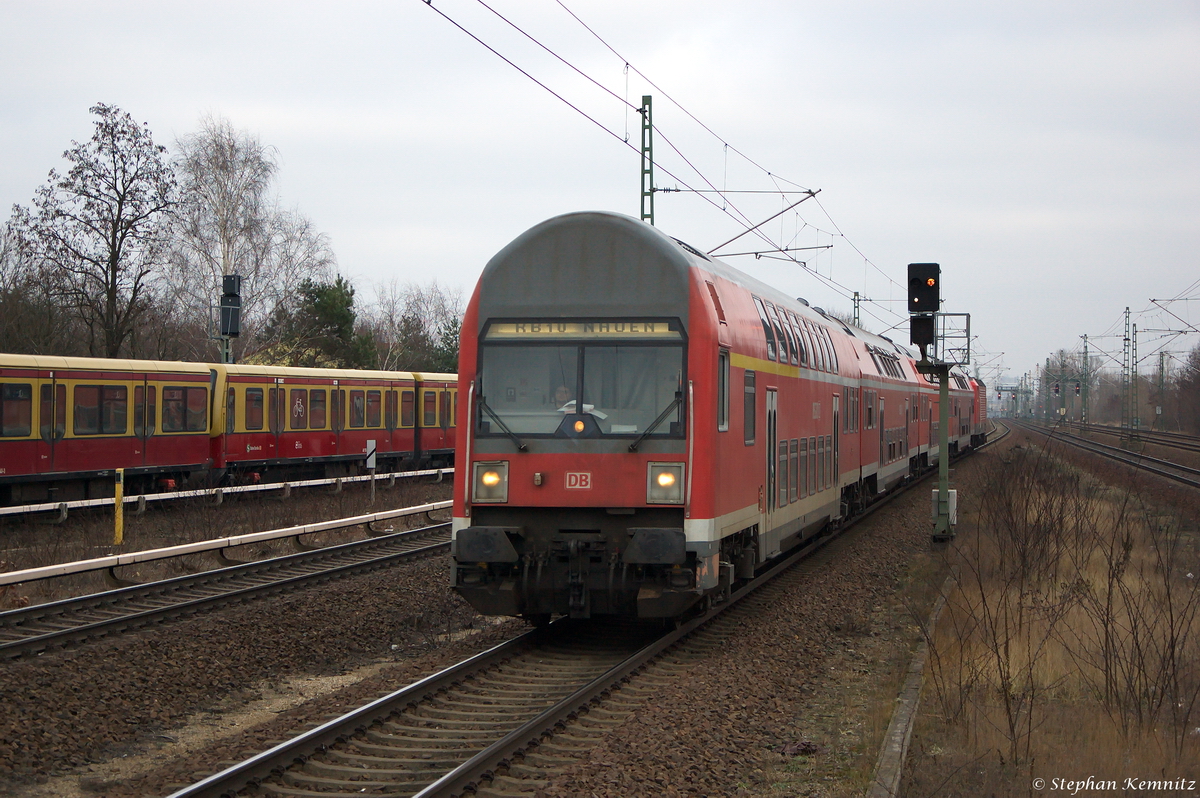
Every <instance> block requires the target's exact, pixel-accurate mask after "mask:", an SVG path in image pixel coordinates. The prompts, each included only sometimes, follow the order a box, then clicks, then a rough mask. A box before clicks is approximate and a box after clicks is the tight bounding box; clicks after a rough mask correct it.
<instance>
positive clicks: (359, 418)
mask: <svg viewBox="0 0 1200 798" xmlns="http://www.w3.org/2000/svg"><path fill="white" fill-rule="evenodd" d="M366 420H367V397H366V394H365V393H364V392H363V391H351V392H350V426H351V427H361V426H363V424H365V423H366Z"/></svg>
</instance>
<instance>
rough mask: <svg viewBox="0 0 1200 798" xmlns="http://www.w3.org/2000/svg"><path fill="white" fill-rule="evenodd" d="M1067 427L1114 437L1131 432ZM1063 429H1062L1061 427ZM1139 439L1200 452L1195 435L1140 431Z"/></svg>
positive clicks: (1107, 428)
mask: <svg viewBox="0 0 1200 798" xmlns="http://www.w3.org/2000/svg"><path fill="white" fill-rule="evenodd" d="M1065 426H1067V427H1069V428H1070V429H1071V430H1079V431H1082V432H1089V433H1094V434H1100V435H1112V436H1114V437H1121V438H1127V437H1129V434H1130V431H1129V430H1128V429H1120V428H1118V427H1107V426H1103V425H1099V424H1087V425H1082V424H1078V423H1075V422H1069V423H1068V424H1066V425H1065ZM1060 428H1061V427H1060ZM1137 439H1138V441H1140V442H1142V443H1152V444H1154V445H1156V446H1168V447H1170V448H1172V449H1182V450H1184V451H1188V452H1200V438H1197V437H1196V436H1194V435H1184V434H1183V433H1177V432H1154V431H1149V430H1138V432H1137Z"/></svg>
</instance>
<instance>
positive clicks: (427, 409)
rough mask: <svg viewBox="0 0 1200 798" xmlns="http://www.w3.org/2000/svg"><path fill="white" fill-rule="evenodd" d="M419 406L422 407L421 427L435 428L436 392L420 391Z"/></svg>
mask: <svg viewBox="0 0 1200 798" xmlns="http://www.w3.org/2000/svg"><path fill="white" fill-rule="evenodd" d="M421 406H422V418H421V426H422V427H436V426H437V392H436V391H422V392H421Z"/></svg>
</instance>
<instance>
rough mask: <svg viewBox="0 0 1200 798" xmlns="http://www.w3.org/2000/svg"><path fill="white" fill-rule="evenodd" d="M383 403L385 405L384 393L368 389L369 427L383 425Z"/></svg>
mask: <svg viewBox="0 0 1200 798" xmlns="http://www.w3.org/2000/svg"><path fill="white" fill-rule="evenodd" d="M382 405H383V401H382V395H381V394H380V392H379V391H367V426H368V427H378V426H381V420H380V418H381V416H380V410H381V408H382Z"/></svg>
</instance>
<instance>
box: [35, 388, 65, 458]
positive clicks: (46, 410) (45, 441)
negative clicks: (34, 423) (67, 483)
mask: <svg viewBox="0 0 1200 798" xmlns="http://www.w3.org/2000/svg"><path fill="white" fill-rule="evenodd" d="M38 432H39V435H40V436H41V439H42V442H41V443H40V444H38V447H37V448H38V463H37V466H36V469H35V470H37V471H39V472H46V471H58V470H64V471H65V470H66V466H65V465H60V464H59V463H57V462H56V460H55V451H56V450H57V449H58V442H59V441H61V440H62V439H63V436H64V435H66V434H67V386H65V385H63V384H62V383H60V382H59V381H58V380H57V379H56V378H55V377H54V373H53V372H51V373H50V381H49V382H44V383H42V387H41V397H40V403H39V407H38Z"/></svg>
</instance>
